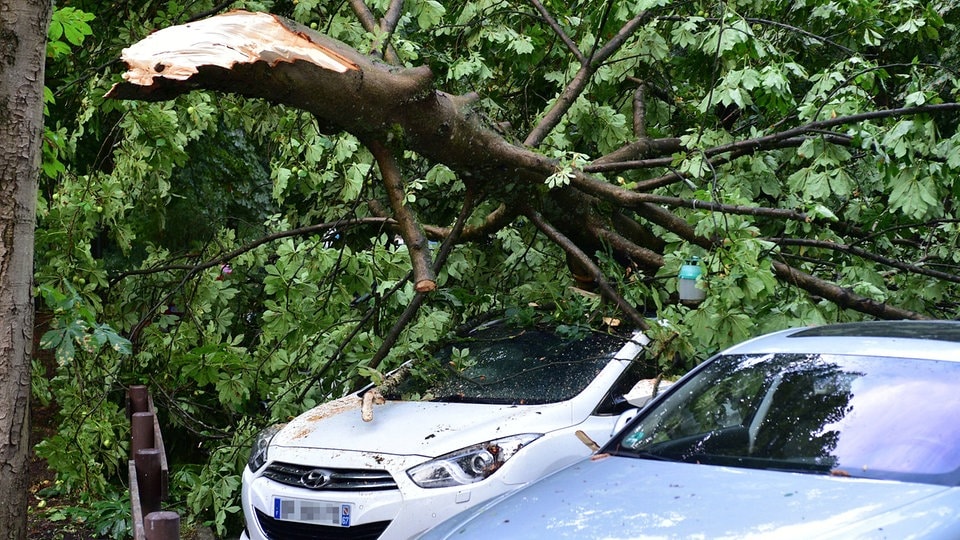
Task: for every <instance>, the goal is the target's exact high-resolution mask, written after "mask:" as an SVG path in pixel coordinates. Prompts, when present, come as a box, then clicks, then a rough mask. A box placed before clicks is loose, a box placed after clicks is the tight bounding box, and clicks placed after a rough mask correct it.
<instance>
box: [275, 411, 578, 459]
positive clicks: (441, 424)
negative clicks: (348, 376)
mask: <svg viewBox="0 0 960 540" xmlns="http://www.w3.org/2000/svg"><path fill="white" fill-rule="evenodd" d="M352 397H353V396H349V397H348V398H344V399H342V400H338V401H337V402H333V403H331V404H325V405H321V406H319V407H316V408H314V409H311V410H310V411H307V412H306V413H304V414H302V415H300V416H298V417H297V418H295V419H294V420H293V421H291V422H290V423H289V424H287V426H286V427H285V428H284V429H283V430H282V431H280V433H278V434H277V436H276V437H275V438H274V439H273V441H272V443H271V446H276V447H287V448H323V449H330V450H348V451H359V452H376V453H381V454H394V455H419V456H424V457H436V456H440V455H443V454H446V453H448V452H452V451H454V450H459V449H461V448H464V447H467V446H470V445H473V444H477V443H481V442H486V441H489V440H493V439H497V438H500V437H506V436H509V435H515V434H518V433H544V432H547V431H552V430H554V429H558V428H560V427H565V426H569V425H570V424H571V423H572V420H571V407H570V404H569V403H568V402H564V403H556V404H550V405H522V406H517V405H484V404H473V403H437V402H423V401H387V402H386V403H384V404H382V405H376V406H375V407H374V409H373V420H372V421H370V422H364V421H363V420H362V419H361V417H360V399H359V398H356V400H352V399H351V398H352Z"/></svg>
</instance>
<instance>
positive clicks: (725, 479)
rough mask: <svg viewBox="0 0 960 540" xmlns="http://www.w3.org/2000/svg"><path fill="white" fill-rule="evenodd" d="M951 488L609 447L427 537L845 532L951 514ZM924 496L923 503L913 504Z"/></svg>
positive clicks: (920, 526) (950, 519)
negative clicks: (652, 456) (610, 453)
mask: <svg viewBox="0 0 960 540" xmlns="http://www.w3.org/2000/svg"><path fill="white" fill-rule="evenodd" d="M956 492H957V489H955V488H954V489H951V488H947V487H944V486H936V485H926V484H909V483H901V482H892V481H876V480H862V479H855V478H838V477H830V476H822V475H808V474H800V473H785V472H774V471H759V470H748V469H735V468H728V467H717V466H709V465H696V464H687V463H666V462H655V461H648V460H641V459H632V458H620V457H607V458H602V459H598V460H595V461H585V462H579V463H578V464H576V465H573V466H571V467H569V468H567V469H564V470H562V471H560V472H559V473H556V474H554V475H552V476H549V477H547V478H546V479H544V480H543V481H540V482H537V483H535V484H533V485H531V486H529V487H527V488H525V489H522V490H520V491H518V492H514V493H513V494H511V495H509V496H507V497H505V498H502V499H499V500H498V501H497V502H496V503H493V502H492V503H488V504H486V505H480V506H479V507H477V508H475V509H474V510H472V511H468V512H467V513H465V514H462V515H461V516H459V517H455V518H453V519H452V520H450V521H448V522H447V523H444V524H442V525H440V526H439V527H438V528H437V529H435V530H434V531H431V532H430V533H428V534H427V535H425V536H424V537H423V538H424V539H434V540H435V539H439V538H448V537H449V538H458V539H461V540H466V539H470V538H490V537H507V538H513V537H523V538H525V539H535V538H550V539H554V540H555V539H556V538H558V537H564V538H606V539H611V538H643V539H647V538H711V539H749V538H844V537H847V538H849V537H851V536H857V535H861V534H870V532H871V531H872V533H874V534H876V533H877V532H878V529H884V530H886V531H888V532H889V531H890V530H901V529H903V527H902V525H903V523H901V522H903V521H904V520H914V521H911V523H914V526H915V527H916V528H915V529H912V532H911V534H916V533H922V531H923V530H924V529H925V528H926V529H928V530H931V529H933V528H937V527H944V526H948V525H949V524H950V523H956V522H957V520H958V517H960V509H958V508H957V493H956ZM945 495H949V496H945ZM921 500H924V501H925V503H926V504H924V505H918V504H914V503H917V502H918V501H921ZM867 520H869V521H867ZM878 524H879V525H878ZM952 534H956V531H954V532H953V533H952ZM921 536H922V534H921ZM933 536H935V535H931V536H929V537H933ZM894 537H895V536H894ZM924 537H925V538H927V537H928V536H924ZM938 537H942V538H947V537H950V536H948V535H944V534H942V533H941V534H940V536H938Z"/></svg>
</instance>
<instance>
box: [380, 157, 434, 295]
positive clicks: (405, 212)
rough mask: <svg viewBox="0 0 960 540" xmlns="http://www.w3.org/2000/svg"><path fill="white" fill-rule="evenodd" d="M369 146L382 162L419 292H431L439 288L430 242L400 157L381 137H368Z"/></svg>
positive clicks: (394, 211) (381, 171) (385, 185)
mask: <svg viewBox="0 0 960 540" xmlns="http://www.w3.org/2000/svg"><path fill="white" fill-rule="evenodd" d="M366 146H367V148H369V149H370V152H371V153H372V154H373V157H374V158H375V159H376V160H377V164H378V165H379V166H380V175H381V176H382V177H383V185H384V187H385V188H386V190H387V197H388V198H389V199H390V206H392V207H393V215H394V218H395V219H396V221H397V228H398V229H399V231H400V236H402V237H403V242H404V244H405V245H406V246H407V253H409V254H410V263H411V265H412V267H413V288H414V289H415V290H416V291H417V292H430V291H432V290H434V289H436V288H437V277H436V274H435V273H434V272H433V266H432V264H431V263H430V246H429V244H428V243H427V238H426V236H425V235H424V233H423V228H422V227H421V226H420V224H419V223H418V222H417V218H416V215H415V214H414V212H413V209H412V208H410V205H408V204H407V199H406V193H405V192H404V190H403V179H402V178H401V176H400V168H399V166H398V165H397V161H396V160H395V159H394V157H393V154H392V153H391V151H390V149H389V148H387V147H386V146H385V145H384V144H383V143H381V142H380V141H378V140H372V141H367V143H366Z"/></svg>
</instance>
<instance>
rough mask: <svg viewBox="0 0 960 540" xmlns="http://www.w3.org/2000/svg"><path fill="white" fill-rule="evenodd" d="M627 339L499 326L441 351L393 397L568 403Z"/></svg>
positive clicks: (604, 335)
mask: <svg viewBox="0 0 960 540" xmlns="http://www.w3.org/2000/svg"><path fill="white" fill-rule="evenodd" d="M626 341H627V338H626V337H625V336H617V335H610V334H603V333H595V332H585V333H582V334H580V335H578V336H575V337H568V336H561V335H559V334H557V333H556V332H553V331H549V330H544V329H540V328H526V329H519V330H518V329H506V328H494V329H491V330H488V331H484V332H480V333H478V334H477V335H474V336H471V337H470V339H467V340H463V341H458V342H457V343H454V344H452V345H449V346H447V347H444V348H442V349H440V350H439V351H438V352H437V353H436V354H435V355H434V358H433V361H432V362H431V363H430V366H429V368H427V369H424V368H423V367H421V368H420V369H419V370H411V372H412V373H413V374H414V376H410V377H407V378H406V379H405V380H404V381H402V382H401V383H400V384H399V385H397V387H396V390H395V391H393V392H392V393H391V395H388V396H387V397H388V398H390V399H401V398H403V397H405V396H410V395H417V396H419V397H420V398H421V399H431V400H434V401H446V402H471V403H509V404H542V403H554V402H557V401H563V400H567V399H570V398H572V397H573V396H575V395H577V394H579V393H580V392H582V391H583V390H584V389H585V388H586V387H587V385H588V384H590V382H591V381H593V379H594V378H595V377H596V376H597V374H598V373H599V372H600V370H601V369H603V368H604V366H606V365H607V364H608V363H609V361H610V359H611V358H612V356H613V355H614V354H616V352H617V351H618V350H619V349H620V348H622V347H623V346H624V344H625V343H626ZM455 349H456V350H455ZM465 351H468V352H467V353H466V354H465ZM417 375H419V376H417Z"/></svg>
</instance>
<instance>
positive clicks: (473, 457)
mask: <svg viewBox="0 0 960 540" xmlns="http://www.w3.org/2000/svg"><path fill="white" fill-rule="evenodd" d="M539 437H540V434H539V433H525V434H523V435H513V436H512V437H504V438H502V439H497V440H494V441H489V442H485V443H481V444H476V445H474V446H470V447H467V448H464V449H462V450H457V451H456V452H451V453H449V454H446V455H443V456H440V457H438V458H436V459H433V460H430V461H428V462H426V463H423V464H420V465H417V466H416V467H413V468H412V469H410V470H409V471H407V475H408V476H409V477H410V479H411V480H413V481H414V482H415V483H416V484H417V485H418V486H420V487H422V488H440V487H450V486H464V485H467V484H472V483H474V482H479V481H481V480H483V479H484V478H487V477H488V476H490V475H491V474H493V473H495V472H496V471H497V469H499V468H500V467H502V466H503V464H504V463H506V462H507V460H508V459H510V458H512V457H513V456H514V455H516V453H517V452H518V451H520V449H521V448H523V447H524V446H526V445H528V444H530V443H531V442H533V441H535V440H536V439H537V438H539Z"/></svg>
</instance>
